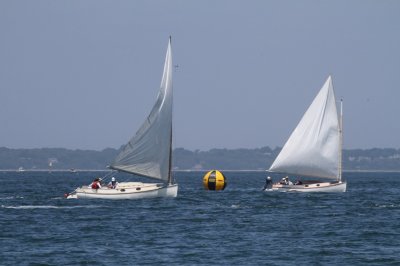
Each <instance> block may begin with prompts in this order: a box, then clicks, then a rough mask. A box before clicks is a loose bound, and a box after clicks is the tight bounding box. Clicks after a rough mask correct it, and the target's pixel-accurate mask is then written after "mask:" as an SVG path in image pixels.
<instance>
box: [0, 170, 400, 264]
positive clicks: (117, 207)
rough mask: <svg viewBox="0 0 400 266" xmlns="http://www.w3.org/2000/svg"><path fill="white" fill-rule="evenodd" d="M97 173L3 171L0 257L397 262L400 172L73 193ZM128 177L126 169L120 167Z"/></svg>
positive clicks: (251, 176)
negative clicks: (274, 183)
mask: <svg viewBox="0 0 400 266" xmlns="http://www.w3.org/2000/svg"><path fill="white" fill-rule="evenodd" d="M95 174H96V173H91V172H78V173H69V172H53V173H47V172H22V173H16V172H0V228H1V229H0V265H146V264H150V265H400V224H399V223H400V222H399V221H400V173H345V177H346V178H347V181H348V192H346V193H338V194H322V193H321V194H317V193H316V194H300V193H265V192H264V193H263V192H261V188H262V186H263V185H264V178H265V173H262V172H225V175H226V176H227V178H228V182H229V183H228V186H227V188H226V189H225V190H224V191H220V192H215V191H206V190H204V189H203V187H202V177H203V175H204V173H202V172H187V173H186V172H178V173H176V174H175V176H176V179H177V181H178V183H179V185H180V187H179V193H178V197H177V198H176V199H167V200H165V199H146V200H121V201H107V200H66V199H64V198H63V194H64V193H65V192H70V191H71V190H73V189H74V188H75V187H77V186H78V185H81V184H84V183H89V182H90V181H91V179H92V178H93V177H94V175H95ZM122 178H123V176H122Z"/></svg>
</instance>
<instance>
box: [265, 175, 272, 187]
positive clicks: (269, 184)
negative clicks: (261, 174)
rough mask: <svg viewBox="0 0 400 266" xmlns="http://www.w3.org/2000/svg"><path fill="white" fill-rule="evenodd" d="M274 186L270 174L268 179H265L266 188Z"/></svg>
mask: <svg viewBox="0 0 400 266" xmlns="http://www.w3.org/2000/svg"><path fill="white" fill-rule="evenodd" d="M271 188H272V178H271V177H270V176H268V177H267V179H266V180H265V185H264V189H263V190H266V189H271Z"/></svg>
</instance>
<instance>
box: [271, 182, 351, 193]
mask: <svg viewBox="0 0 400 266" xmlns="http://www.w3.org/2000/svg"><path fill="white" fill-rule="evenodd" d="M346 188H347V183H346V182H321V183H312V184H304V185H282V184H279V183H278V184H273V186H272V189H269V190H268V191H281V192H346Z"/></svg>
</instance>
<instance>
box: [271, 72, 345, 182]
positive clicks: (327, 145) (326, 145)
mask: <svg viewBox="0 0 400 266" xmlns="http://www.w3.org/2000/svg"><path fill="white" fill-rule="evenodd" d="M338 124H339V121H338V113H337V109H336V102H335V95H334V91H333V86H332V80H331V77H330V76H329V77H328V79H327V80H326V82H325V83H324V85H323V87H322V88H321V90H320V91H319V93H318V94H317V96H316V97H315V98H314V100H313V102H312V103H311V105H310V106H309V108H308V109H307V111H306V112H305V114H304V115H303V117H302V119H301V120H300V122H299V124H298V125H297V127H296V128H295V130H294V131H293V132H292V134H291V135H290V137H289V139H288V140H287V142H286V143H285V145H284V146H283V148H282V150H281V152H280V153H279V154H278V156H277V158H276V159H275V161H274V162H273V163H272V165H271V167H270V169H269V171H271V172H283V173H291V174H295V175H300V176H317V177H322V178H335V179H337V178H338V170H339V169H338V168H339V161H338V152H339V150H338V149H339V141H340V139H339V130H338V127H339V125H338Z"/></svg>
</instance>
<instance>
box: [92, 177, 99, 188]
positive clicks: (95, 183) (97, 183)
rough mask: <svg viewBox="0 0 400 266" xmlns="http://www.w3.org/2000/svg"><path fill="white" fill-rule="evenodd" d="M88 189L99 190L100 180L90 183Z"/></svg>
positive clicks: (96, 179)
mask: <svg viewBox="0 0 400 266" xmlns="http://www.w3.org/2000/svg"><path fill="white" fill-rule="evenodd" d="M90 187H91V188H92V189H99V188H101V182H100V178H95V179H94V180H93V182H92V184H91V185H90Z"/></svg>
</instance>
